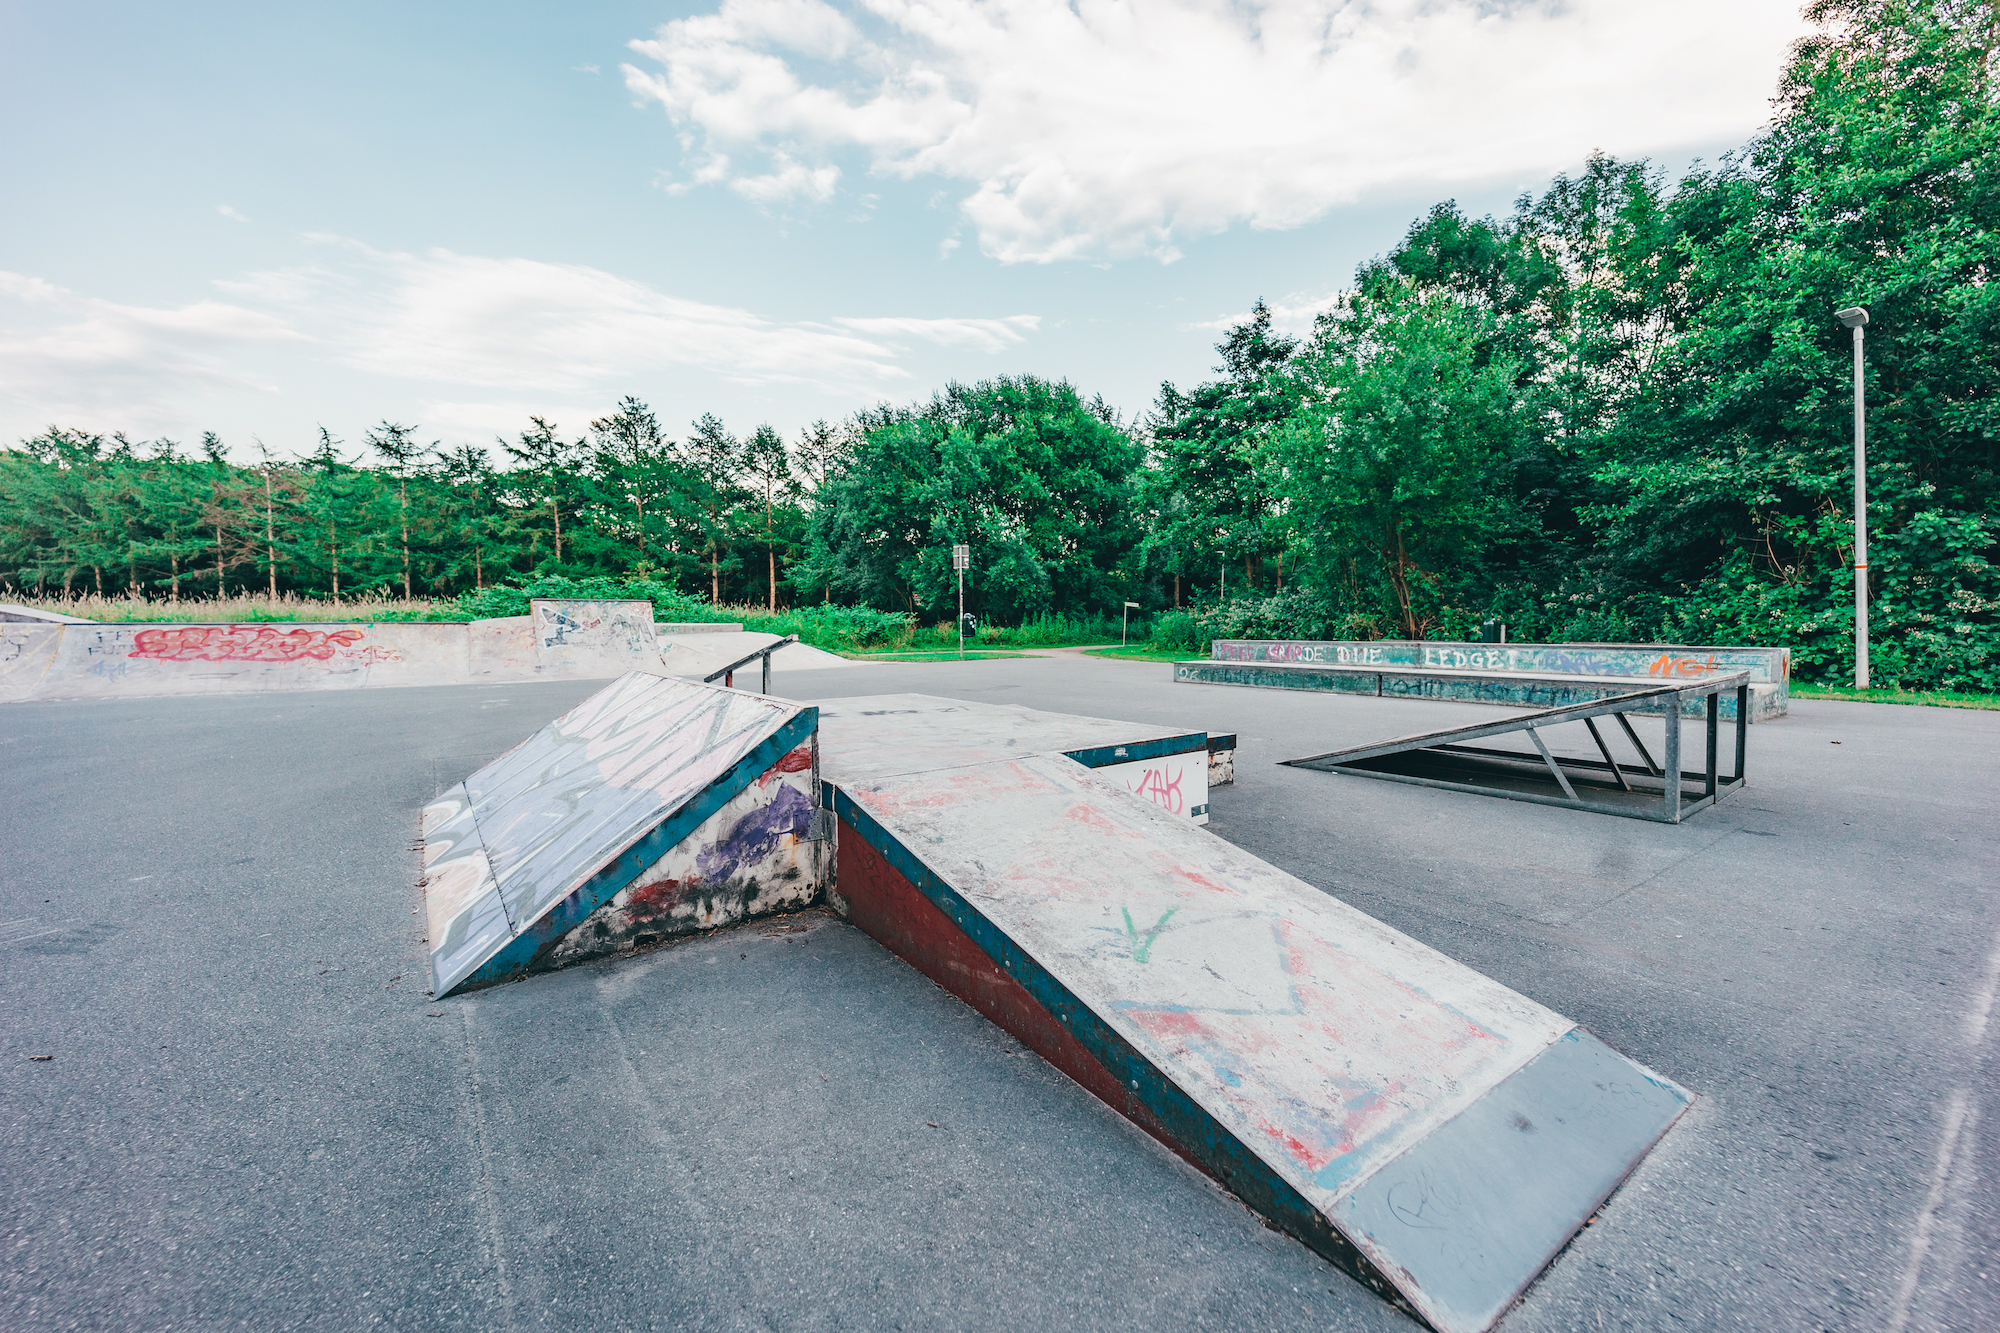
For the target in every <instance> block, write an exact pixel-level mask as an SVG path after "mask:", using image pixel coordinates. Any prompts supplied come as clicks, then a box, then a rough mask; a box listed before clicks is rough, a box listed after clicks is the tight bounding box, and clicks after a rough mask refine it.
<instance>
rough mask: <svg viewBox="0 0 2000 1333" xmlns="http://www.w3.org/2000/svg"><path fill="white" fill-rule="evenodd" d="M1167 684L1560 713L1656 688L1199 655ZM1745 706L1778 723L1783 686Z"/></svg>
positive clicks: (1602, 680) (1731, 714) (1584, 679)
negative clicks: (1227, 686)
mask: <svg viewBox="0 0 2000 1333" xmlns="http://www.w3.org/2000/svg"><path fill="white" fill-rule="evenodd" d="M1727 674H1734V673H1727ZM1173 679H1174V683H1176V684H1179V685H1232V686H1239V687H1244V688H1249V689H1269V690H1297V691H1300V692H1304V693H1311V694H1358V695H1364V696H1371V697H1378V698H1385V699H1420V700H1426V701H1430V702H1437V703H1471V704H1492V705H1496V706H1498V707H1502V708H1561V707H1567V706H1571V705H1577V704H1586V703H1594V702H1596V701H1598V700H1601V699H1608V698H1612V697H1615V696H1616V695H1619V694H1621V693H1626V692H1629V691H1632V690H1639V689H1646V688H1650V687H1651V686H1652V685H1654V684H1655V683H1656V681H1655V679H1654V678H1648V677H1644V676H1619V677H1610V676H1574V675H1567V674H1536V673H1533V672H1520V671H1498V670H1492V671H1477V670H1459V669H1456V668H1451V667H1415V666H1375V665H1366V666H1364V665H1356V664H1351V663H1323V662H1237V661H1217V660H1214V659H1211V658H1205V657H1204V658H1195V659H1192V660H1189V661H1181V662H1175V663H1174V664H1173ZM1746 702H1747V704H1748V708H1749V718H1750V721H1752V722H1767V721H1770V720H1772V719H1774V718H1779V717H1783V716H1785V715H1786V712H1787V702H1788V695H1787V693H1786V687H1785V686H1784V685H1783V684H1781V683H1773V682H1756V681H1753V682H1751V684H1750V687H1749V690H1748V692H1747V700H1746ZM1736 706H1737V705H1736V703H1735V701H1734V700H1733V699H1732V700H1731V701H1730V702H1729V704H1728V705H1727V706H1726V707H1725V709H1724V712H1723V716H1724V719H1725V720H1729V721H1734V720H1735V717H1736V712H1735V709H1736Z"/></svg>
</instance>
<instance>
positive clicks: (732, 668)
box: [701, 634, 799, 694]
mask: <svg viewBox="0 0 2000 1333" xmlns="http://www.w3.org/2000/svg"><path fill="white" fill-rule="evenodd" d="M798 641H799V636H798V635H796V634H787V635H786V636H785V637H784V638H782V639H779V640H778V641H777V642H776V643H767V644H765V645H764V646H763V647H762V648H759V649H758V650H757V651H756V652H754V653H746V654H744V655H743V656H742V657H739V658H737V659H736V660H735V661H734V662H731V663H730V664H729V665H728V666H726V667H722V668H720V669H719V670H715V671H711V672H709V673H708V674H707V675H706V676H703V677H702V678H701V683H702V684H704V685H713V684H714V683H715V678H716V677H717V676H720V677H722V685H723V688H724V689H731V690H733V689H735V688H736V669H737V668H738V667H741V666H747V665H749V664H750V663H752V662H754V661H756V660H757V659H758V658H760V657H761V658H763V659H764V688H762V689H760V690H758V691H757V693H759V694H769V693H770V692H771V654H772V653H775V652H777V651H778V650H779V649H780V648H782V647H784V646H785V645H786V644H788V643H797V642H798Z"/></svg>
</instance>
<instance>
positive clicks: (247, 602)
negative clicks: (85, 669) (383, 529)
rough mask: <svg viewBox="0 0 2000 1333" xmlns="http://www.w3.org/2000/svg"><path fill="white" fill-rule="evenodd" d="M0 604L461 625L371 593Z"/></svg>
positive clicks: (170, 615) (192, 620)
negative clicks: (334, 596)
mask: <svg viewBox="0 0 2000 1333" xmlns="http://www.w3.org/2000/svg"><path fill="white" fill-rule="evenodd" d="M0 602H12V603H13V604H14V605H16V606H27V607H33V608H34V609H35V610H37V611H54V612H56V613H57V614H59V615H65V616H81V617H82V618H83V619H85V620H96V621H101V622H103V623H104V624H107V625H147V624H196V625H235V624H265V623H284V622H288V621H300V620H303V621H319V622H325V621H354V622H362V621H375V622H380V621H385V620H420V621H421V620H463V619H464V618H465V617H464V616H462V615H459V614H458V612H457V609H456V607H455V605H454V604H453V603H452V602H450V601H439V600H433V599H431V598H427V597H418V598H416V599H414V600H412V601H407V602H406V601H404V600H403V599H402V598H400V597H383V596H379V595H375V594H370V595H367V596H362V597H343V598H341V599H340V600H339V601H337V602H336V601H334V600H332V599H331V598H317V597H297V596H293V595H292V594H289V593H280V594H279V595H278V596H276V597H273V596H271V595H270V594H269V593H239V594H237V595H236V596H234V597H222V598H215V597H205V598H183V599H181V600H180V601H177V602H170V601H168V600H166V599H165V598H163V597H162V598H145V597H10V596H6V595H0Z"/></svg>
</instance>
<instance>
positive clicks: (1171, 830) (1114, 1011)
mask: <svg viewBox="0 0 2000 1333" xmlns="http://www.w3.org/2000/svg"><path fill="white" fill-rule="evenodd" d="M828 748H829V750H831V748H832V747H831V743H830V742H829V747H828ZM828 786H829V791H828V796H829V798H830V800H831V801H832V803H833V804H834V807H835V809H836V811H837V812H838V813H839V815H840V817H841V820H842V833H841V836H842V847H841V852H840V856H841V860H842V873H841V877H840V890H841V893H842V895H843V897H845V898H846V899H847V900H848V901H849V904H850V911H851V912H852V914H853V917H854V919H855V920H856V922H857V924H861V925H863V926H864V928H868V929H870V930H871V932H878V931H887V932H889V933H890V934H892V935H897V934H899V935H900V936H902V937H903V938H900V939H895V938H887V937H884V942H885V943H888V944H890V945H891V947H892V948H896V949H897V950H898V952H900V953H904V955H905V956H906V957H912V958H913V961H917V962H918V965H919V966H920V967H924V969H925V970H926V971H929V972H931V974H932V975H933V976H934V977H935V978H937V979H938V980H940V981H941V982H942V983H943V984H945V985H946V986H947V987H948V988H950V989H953V990H954V991H955V992H956V993H959V994H960V995H961V996H963V997H965V998H967V999H968V1000H969V1001H970V1002H972V1003H974V1004H975V1005H976V1006H977V1007H979V1008H981V1010H982V1012H986V1013H987V1014H988V1016H989V1017H993V1018H995V1020H996V1021H998V1022H1001V1023H1002V1024H1003V1025H1005V1026H1008V1027H1009V1028H1010V1030H1012V1031H1015V1033H1016V1035H1017V1036H1020V1037H1021V1038H1022V1039H1023V1040H1024V1041H1027V1042H1028V1043H1029V1044H1030V1045H1032V1046H1034V1047H1035V1049H1037V1050H1038V1051H1041V1052H1042V1053H1043V1054H1044V1055H1046V1056H1048V1057H1049V1058H1050V1059H1051V1060H1052V1061H1053V1062H1055V1063H1057V1064H1058V1066H1059V1067H1062V1068H1064V1069H1065V1071H1066V1072H1069V1073H1071V1075H1072V1077H1076V1078H1077V1079H1078V1081H1079V1082H1081V1083H1083V1084H1084V1086H1086V1087H1088V1088H1090V1089H1091V1090H1092V1091H1093V1092H1096V1093H1097V1094H1098V1095H1099V1096H1100V1097H1103V1098H1104V1099H1105V1100H1106V1101H1108V1102H1110V1103H1111V1104H1112V1105H1113V1106H1114V1107H1116V1108H1117V1109H1120V1110H1122V1111H1125V1112H1126V1114H1128V1115H1130V1116H1131V1117H1132V1118H1133V1119H1134V1120H1135V1121H1136V1122H1137V1123H1139V1124H1140V1125H1141V1126H1142V1127H1145V1128H1146V1129H1148V1131H1149V1132H1152V1133H1154V1134H1155V1135H1156V1136H1159V1137H1161V1138H1163V1139H1164V1140H1166V1141H1167V1142H1169V1143H1170V1144H1172V1145H1173V1146H1174V1147H1175V1148H1176V1149H1177V1150H1178V1151H1180V1152H1182V1153H1183V1154H1184V1155H1186V1156H1188V1157H1190V1158H1191V1159H1192V1160H1194V1161H1196V1162H1198V1163H1199V1164H1200V1165H1202V1166H1204V1167H1205V1168H1206V1169H1208V1170H1209V1171H1211V1172H1212V1173H1213V1174H1215V1175H1216V1176H1217V1177H1218V1178H1219V1179H1221V1180H1222V1181H1223V1182H1224V1183H1225V1184H1227V1185H1228V1186H1229V1187H1230V1188H1232V1189H1234V1190H1236V1191H1237V1192H1238V1194H1239V1195H1240V1196H1241V1197H1243V1198H1244V1199H1245V1201H1246V1202H1249V1203H1250V1204H1251V1205H1252V1206H1253V1207H1257V1208H1259V1210H1260V1211H1264V1212H1265V1213H1266V1215H1267V1216H1270V1217H1272V1218H1273V1219H1274V1220H1276V1221H1278V1222H1279V1223H1280V1224H1281V1225H1283V1226H1285V1227H1286V1229H1287V1230H1290V1231H1292V1232H1293V1233H1294V1234H1296V1235H1299V1236H1300V1238H1301V1239H1303V1240H1306V1241H1307V1242H1308V1243H1310V1244H1314V1245H1315V1246H1316V1248H1319V1249H1321V1251H1322V1252H1323V1253H1326V1254H1327V1256H1328V1257H1329V1258H1331V1259H1333V1260H1334V1261H1335V1262H1338V1263H1341V1264H1343V1266H1345V1267H1347V1268H1348V1269H1349V1271H1351V1272H1354V1273H1356V1274H1357V1276H1360V1277H1362V1278H1363V1280H1365V1281H1369V1282H1371V1284H1379V1283H1386V1284H1388V1285H1390V1286H1392V1287H1393V1288H1394V1289H1395V1290H1396V1291H1397V1292H1398V1293H1400V1296H1401V1298H1402V1299H1404V1300H1405V1301H1407V1302H1408V1303H1409V1304H1410V1305H1411V1306H1412V1307H1413V1308H1414V1309H1416V1310H1417V1311H1419V1312H1420V1313H1422V1315H1423V1316H1424V1317H1425V1318H1426V1319H1429V1320H1430V1321H1431V1322H1433V1323H1434V1324H1435V1325H1437V1326H1438V1327H1440V1328H1444V1329H1452V1330H1457V1329H1483V1328H1486V1327H1488V1326H1489V1325H1490V1324H1491V1323H1492V1322H1493V1320H1494V1319H1497V1318H1498V1317H1499V1315H1500V1314H1501V1313H1502V1312H1504V1310H1505V1309H1506V1308H1507V1306H1508V1305H1509V1304H1510V1303H1511V1302H1512V1301H1513V1300H1514V1299H1515V1298H1516V1297H1517V1296H1518V1295H1519V1294H1520V1292H1521V1291H1522V1290H1524V1289H1525V1288H1526V1286H1527V1285H1528V1283H1529V1282H1531V1281H1532V1280H1533V1279H1534V1277H1535V1276H1536V1274H1538V1273H1539V1272H1540V1270H1541V1268H1542V1267H1543V1266H1544V1265H1545V1264H1546V1263H1547V1261H1548V1259H1549V1258H1550V1257H1551V1255H1552V1254H1553V1253H1554V1252H1555V1250H1556V1249H1559V1248H1560V1246H1561V1245H1562V1244H1563V1243H1564V1242H1566V1241H1567V1239H1568V1237H1569V1236H1570V1235H1571V1234H1573V1233H1574V1231H1575V1230H1576V1228H1577V1227H1579V1226H1581V1225H1582V1223H1583V1222H1584V1221H1585V1220H1586V1219H1587V1218H1588V1217H1589V1215H1590V1214H1591V1212H1593V1211H1594V1210H1595V1209H1596V1207H1597V1206H1598V1205H1599V1204H1600V1203H1601V1202H1602V1200H1603V1198H1604V1197H1605V1195H1606V1194H1608V1193H1609V1191H1610V1190H1611V1189H1612V1188H1613V1187H1615V1186H1616V1184H1617V1182H1618V1181H1619V1180H1620V1179H1622V1178H1623V1177H1624V1175H1625V1174H1626V1173H1627V1172H1628V1171H1629V1170H1630V1168H1631V1167H1632V1165H1634V1164H1635V1163H1636V1162H1637V1160H1638V1159H1639V1157H1640V1156H1642V1155H1643V1153H1644V1152H1645V1151H1646V1149H1647V1148H1648V1147H1650V1146H1651V1144H1652V1143H1653V1142H1654V1140H1655V1139H1657V1137H1658V1136H1659V1134H1661V1133H1663V1132H1664V1131H1665V1130H1666V1128H1667V1127H1668V1126H1669V1125H1671V1124H1672V1122H1673V1120H1674V1119H1675V1118H1676V1117H1677V1116H1678V1115H1679V1114H1680V1112H1681V1110H1682V1109H1683V1108H1684V1107H1685V1106H1686V1105H1687V1103H1688V1101H1689V1100H1690V1099H1689V1097H1688V1095H1687V1094H1686V1093H1685V1092H1683V1091H1681V1090H1680V1089H1679V1088H1677V1087H1675V1086H1674V1085H1672V1084H1671V1083H1669V1082H1667V1081H1665V1080H1663V1079H1659V1078H1656V1077H1654V1076H1652V1075H1650V1074H1648V1073H1647V1071H1645V1070H1644V1069H1642V1068H1640V1067H1639V1066H1637V1065H1635V1064H1633V1063H1632V1062H1631V1061H1629V1060H1626V1059H1625V1058H1624V1057H1623V1056H1619V1055H1617V1054H1616V1053H1615V1052H1610V1051H1609V1050H1608V1049H1606V1048H1602V1047H1601V1043H1595V1042H1594V1039H1592V1038H1589V1037H1588V1036H1587V1034H1582V1033H1580V1032H1578V1031H1577V1030H1576V1029H1575V1027H1574V1025H1573V1024H1572V1023H1570V1022H1569V1021H1568V1020H1567V1019H1564V1018H1563V1017H1561V1016H1560V1015H1558V1014H1556V1013H1554V1012H1553V1011H1551V1010H1549V1009H1547V1008H1545V1007H1543V1006H1541V1005H1539V1004H1537V1003H1535V1002H1534V1001H1532V1000H1529V999H1527V998H1526V997H1524V996H1522V995H1519V994H1518V993H1516V992H1514V991H1511V990H1509V989H1508V988H1506V987H1505V986H1502V985H1500V984H1499V983H1497V982H1495V981H1492V980H1490V979H1488V978H1486V977H1484V976H1481V975H1480V974H1478V973H1476V972H1474V971H1472V970H1471V969H1470V968H1467V967H1464V966H1463V965H1461V964H1459V963H1457V962H1454V961H1453V960H1452V959H1450V958H1447V957H1446V956H1444V955H1443V954H1440V953H1438V952H1437V951H1436V950H1433V949H1431V948H1429V947H1428V946H1425V945H1423V944H1421V943H1419V942H1417V941H1415V940H1413V939H1410V938H1409V937H1408V936H1405V935H1402V934H1401V933H1400V932H1397V931H1395V930H1392V929H1390V928H1389V927H1387V926H1385V925H1383V924H1382V923H1380V922H1378V921H1375V920H1374V919H1373V918H1371V917H1368V916H1366V915H1365V914H1363V913H1361V912H1358V911H1356V910H1355V909H1353V908H1351V907H1349V906H1347V905H1346V904H1343V903H1341V902H1339V901H1338V900H1336V899H1333V898H1331V897H1328V896H1327V895H1325V894H1323V893H1321V892H1320V891H1318V890H1316V889H1314V888H1312V887H1311V886H1309V885H1307V884H1305V883H1303V882H1302V881H1299V880H1297V879H1295V878H1293V877H1292V876H1290V875H1287V874H1285V873H1284V872H1282V871H1280V870H1278V869H1276V868H1275V867H1273V866H1270V865H1267V864H1266V863H1264V862H1262V861H1260V860H1258V859H1257V858H1255V857H1253V856H1251V855H1249V854H1248V853H1246V852H1243V851H1241V850H1239V849H1237V848H1235V847H1233V846H1232V845H1230V844H1228V843H1226V842H1223V841H1222V840H1220V839H1217V838H1214V837H1212V836H1210V835H1208V834H1207V833H1205V832H1202V831H1201V830H1199V829H1195V828H1192V827H1190V826H1189V825H1188V824H1187V823H1186V822H1185V821H1183V820H1179V819H1175V818H1173V817H1171V816H1169V815H1167V814H1165V813H1164V812H1162V811H1161V810H1159V809H1158V808H1157V807H1156V806H1154V805H1152V804H1150V803H1149V802H1147V801H1145V800H1143V799H1141V798H1140V797H1138V796H1136V795H1135V794H1133V793H1131V792H1129V791H1126V790H1123V789H1122V788H1121V787H1120V786H1118V785H1116V784H1114V783H1111V782H1107V781H1105V780H1104V779H1103V778H1102V776H1101V775H1098V774H1095V773H1092V772H1089V771H1087V770H1085V769H1083V768H1082V767H1080V766H1079V765H1077V764H1076V763H1074V762H1073V761H1070V760H1067V759H1065V758H1063V757H1062V756H1059V755H1049V754H1041V755H1030V756H1027V757H1022V758H1003V759H996V760H990V761H987V762H984V763H979V764H973V765H966V766H960V767H954V768H942V769H934V770H929V771H922V772H912V773H901V774H889V775H883V776H878V777H874V778H869V779H863V780H860V781H853V780H848V781H840V782H836V781H833V780H831V779H830V780H829V784H828ZM850 837H852V838H853V839H855V841H856V846H855V848H854V851H853V852H850V849H849V844H848V840H849V838H850ZM864 845H865V847H866V849H867V850H866V851H863V850H862V847H863V846H864ZM912 895H921V897H922V898H923V899H924V900H925V901H927V902H928V903H929V904H930V905H931V906H932V907H933V908H934V909H935V915H933V916H926V915H924V914H923V913H922V912H921V911H918V910H915V909H914V908H913V907H912V905H911V902H910V899H911V898H912ZM974 951H976V952H974ZM981 957H983V958H984V959H985V960H987V961H986V964H985V966H984V967H983V968H982V966H981V965H980V962H979V960H980V958H981ZM1014 986H1018V987H1019V989H1020V991H1021V992H1023V993H1024V994H1025V996H1026V997H1027V999H1028V1000H1030V1001H1032V1003H1031V1004H1030V1003H1025V1002H1024V1001H1023V999H1022V998H1021V996H1019V995H1016V994H1015V993H1014V992H1013V990H1011V989H1010V987H1014ZM1057 1029H1060V1031H1057ZM1558 1047H1562V1048H1563V1049H1564V1050H1565V1051H1567V1050H1568V1048H1570V1047H1576V1048H1579V1049H1584V1050H1587V1051H1589V1052H1591V1053H1593V1058H1595V1053H1598V1052H1601V1054H1602V1059H1603V1060H1604V1061H1608V1063H1607V1064H1605V1065H1604V1066H1603V1069H1598V1068H1597V1067H1596V1066H1591V1067H1589V1068H1580V1067H1579V1066H1578V1065H1577V1063H1576V1062H1575V1061H1571V1060H1568V1058H1567V1057H1566V1056H1564V1057H1560V1058H1558V1059H1557V1061H1556V1063H1555V1064H1553V1065H1546V1066H1545V1065H1544V1060H1545V1058H1547V1056H1548V1053H1549V1052H1551V1051H1552V1050H1554V1049H1556V1048H1558ZM1079 1051H1080V1052H1081V1053H1082V1055H1081V1056H1080V1055H1079ZM1083 1056H1087V1058H1082V1057H1083ZM1604 1070H1609V1071H1610V1073H1609V1074H1606V1073H1604ZM1607 1085H1615V1088H1616V1092H1615V1093H1614V1092H1606V1091H1605V1090H1604V1088H1605V1086H1607ZM1107 1089H1108V1090H1109V1095H1107ZM1496 1097H1497V1098H1499V1100H1497V1101H1496V1100H1494V1099H1495V1098H1496ZM1537 1098H1539V1100H1538V1099H1537ZM1620 1099H1622V1100H1620ZM1517 1103H1518V1104H1519V1107H1520V1108H1523V1109H1521V1111H1520V1114H1522V1115H1523V1117H1524V1118H1526V1119H1527V1120H1529V1121H1530V1122H1531V1123H1532V1125H1533V1126H1534V1130H1533V1132H1532V1133H1530V1132H1527V1131H1524V1130H1521V1129H1520V1128H1519V1126H1517V1125H1515V1124H1514V1121H1513V1119H1512V1118H1511V1117H1512V1115H1513V1114H1514V1112H1507V1111H1505V1110H1504V1108H1505V1107H1508V1106H1514V1105H1515V1104H1517ZM1551 1107H1554V1108H1556V1109H1555V1111H1554V1112H1552V1111H1551V1110H1550V1108H1551ZM1494 1125H1498V1126H1499V1127H1500V1129H1499V1131H1496V1130H1495V1129H1494V1128H1493V1126H1494ZM1606 1126H1612V1127H1614V1128H1611V1129H1607V1128H1605V1127H1606ZM1501 1131H1504V1132H1501ZM1517 1180H1527V1181H1532V1182H1538V1184H1537V1185H1536V1186H1535V1188H1532V1189H1527V1190H1525V1191H1518V1192H1512V1193H1510V1190H1512V1188H1513V1187H1512V1186H1511V1185H1510V1184H1509V1182H1511V1181H1517ZM1378 1181H1379V1182H1380V1183H1379V1184H1378V1183H1376V1182H1378ZM1467 1199H1470V1200H1473V1201H1474V1204H1475V1205H1476V1206H1467V1207H1460V1208H1458V1209H1457V1210H1456V1211H1454V1210H1453V1209H1451V1208H1449V1207H1447V1204H1450V1203H1453V1202H1455V1201H1463V1200H1467ZM1432 1232H1440V1233H1441V1234H1436V1235H1433V1234H1431V1233H1432ZM1551 1238H1553V1239H1551Z"/></svg>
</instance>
